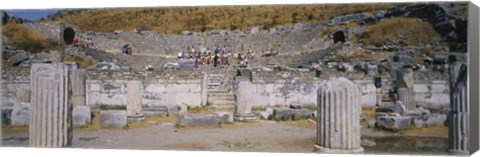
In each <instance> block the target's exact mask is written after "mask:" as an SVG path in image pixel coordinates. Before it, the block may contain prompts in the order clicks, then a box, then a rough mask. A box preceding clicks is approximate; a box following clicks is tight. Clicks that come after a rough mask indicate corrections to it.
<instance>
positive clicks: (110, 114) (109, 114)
mask: <svg viewBox="0 0 480 157" xmlns="http://www.w3.org/2000/svg"><path fill="white" fill-rule="evenodd" d="M100 126H101V127H104V128H125V127H127V112H126V111H124V110H105V111H100Z"/></svg>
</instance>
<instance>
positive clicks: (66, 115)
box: [29, 63, 76, 147]
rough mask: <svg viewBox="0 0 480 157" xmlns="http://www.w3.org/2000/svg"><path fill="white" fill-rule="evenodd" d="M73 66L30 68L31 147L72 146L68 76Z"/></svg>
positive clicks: (34, 65)
mask: <svg viewBox="0 0 480 157" xmlns="http://www.w3.org/2000/svg"><path fill="white" fill-rule="evenodd" d="M75 69H76V66H75V65H68V64H64V63H52V64H33V65H32V69H31V75H30V82H31V83H32V84H31V86H32V88H31V89H32V95H31V100H32V107H31V114H30V125H29V126H30V127H29V132H30V136H29V138H30V140H29V142H30V146H32V147H65V146H70V145H71V142H72V135H73V134H72V129H73V127H72V104H71V98H70V96H71V85H70V78H69V75H70V73H71V72H72V71H73V70H75Z"/></svg>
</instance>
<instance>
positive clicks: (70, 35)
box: [63, 27, 75, 45]
mask: <svg viewBox="0 0 480 157" xmlns="http://www.w3.org/2000/svg"><path fill="white" fill-rule="evenodd" d="M74 38H75V31H74V30H73V29H72V28H70V27H67V28H65V30H63V41H64V42H65V44H67V45H71V44H73V39H74Z"/></svg>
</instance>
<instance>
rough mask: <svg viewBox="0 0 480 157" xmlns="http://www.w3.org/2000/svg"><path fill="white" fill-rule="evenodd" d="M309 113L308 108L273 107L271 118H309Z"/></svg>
mask: <svg viewBox="0 0 480 157" xmlns="http://www.w3.org/2000/svg"><path fill="white" fill-rule="evenodd" d="M310 116H311V113H310V110H308V109H291V108H275V109H273V119H275V120H300V119H308V118H310Z"/></svg>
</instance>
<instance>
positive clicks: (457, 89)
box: [448, 57, 469, 154]
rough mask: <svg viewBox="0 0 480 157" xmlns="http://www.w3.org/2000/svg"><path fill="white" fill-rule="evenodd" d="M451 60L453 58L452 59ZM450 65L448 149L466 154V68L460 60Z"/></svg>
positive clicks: (467, 120)
mask: <svg viewBox="0 0 480 157" xmlns="http://www.w3.org/2000/svg"><path fill="white" fill-rule="evenodd" d="M452 58H453V57H452ZM454 60H455V61H454V62H453V63H451V64H450V81H451V82H450V87H451V89H452V90H451V91H450V101H451V104H450V106H451V111H450V112H449V115H448V116H449V121H448V122H449V126H450V127H449V130H448V133H449V135H448V140H449V145H448V149H449V152H450V153H453V154H468V150H469V142H468V141H469V139H468V137H469V119H468V112H469V105H468V75H467V66H466V64H465V61H464V60H462V58H459V57H458V58H457V57H455V58H454Z"/></svg>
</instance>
